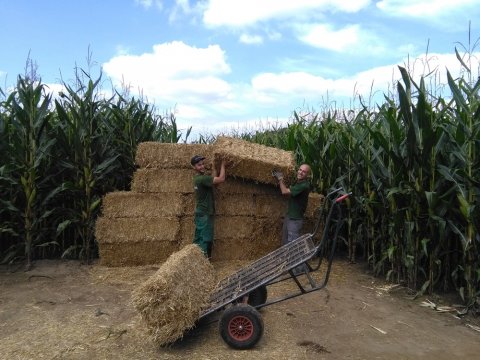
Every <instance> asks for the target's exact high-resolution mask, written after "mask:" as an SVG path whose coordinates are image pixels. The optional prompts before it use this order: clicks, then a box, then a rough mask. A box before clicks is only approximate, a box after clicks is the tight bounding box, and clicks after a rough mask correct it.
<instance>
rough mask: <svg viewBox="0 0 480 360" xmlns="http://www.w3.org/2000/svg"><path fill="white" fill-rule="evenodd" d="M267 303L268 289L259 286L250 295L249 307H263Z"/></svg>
mask: <svg viewBox="0 0 480 360" xmlns="http://www.w3.org/2000/svg"><path fill="white" fill-rule="evenodd" d="M266 301H267V287H266V286H265V285H262V286H259V287H258V288H256V289H255V290H252V291H251V292H250V293H249V294H248V305H251V306H253V307H256V306H259V305H263V304H265V302H266Z"/></svg>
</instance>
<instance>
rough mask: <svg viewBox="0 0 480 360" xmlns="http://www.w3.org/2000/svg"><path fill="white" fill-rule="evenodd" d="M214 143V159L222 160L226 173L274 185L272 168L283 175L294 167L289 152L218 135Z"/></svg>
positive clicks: (287, 175)
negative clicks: (226, 165)
mask: <svg viewBox="0 0 480 360" xmlns="http://www.w3.org/2000/svg"><path fill="white" fill-rule="evenodd" d="M213 145H214V149H215V150H214V157H215V161H216V162H217V161H220V160H221V159H224V160H225V161H226V162H227V163H228V164H229V166H228V173H227V175H229V176H236V177H240V178H244V179H251V180H254V181H257V182H260V183H264V184H275V185H276V183H277V181H276V179H275V178H274V177H273V176H272V170H273V169H274V168H275V169H277V170H280V171H282V172H283V173H284V174H285V177H286V178H288V177H289V176H290V175H291V174H292V173H293V171H294V169H295V159H294V156H293V152H292V151H285V150H280V149H276V148H273V147H269V146H265V145H260V144H254V143H251V142H248V141H245V140H241V139H235V138H230V137H223V136H220V137H218V138H217V139H216V141H215V143H214V144H213Z"/></svg>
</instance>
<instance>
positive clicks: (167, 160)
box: [135, 141, 213, 169]
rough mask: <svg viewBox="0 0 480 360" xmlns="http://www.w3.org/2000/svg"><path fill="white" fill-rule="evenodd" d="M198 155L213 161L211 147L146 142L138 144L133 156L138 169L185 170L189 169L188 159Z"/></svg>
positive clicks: (208, 161) (207, 163)
mask: <svg viewBox="0 0 480 360" xmlns="http://www.w3.org/2000/svg"><path fill="white" fill-rule="evenodd" d="M196 154H199V155H203V156H205V157H206V158H207V159H206V161H205V164H206V165H207V167H209V166H208V165H209V163H210V164H211V163H212V161H213V147H212V145H206V144H176V143H159V142H153V141H147V142H143V143H140V144H139V145H138V147H137V152H136V154H135V163H136V164H137V165H138V166H139V167H140V168H176V169H179V168H185V169H190V168H191V164H190V159H191V158H192V156H194V155H196Z"/></svg>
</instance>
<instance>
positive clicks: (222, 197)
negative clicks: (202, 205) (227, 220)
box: [215, 192, 255, 216]
mask: <svg viewBox="0 0 480 360" xmlns="http://www.w3.org/2000/svg"><path fill="white" fill-rule="evenodd" d="M254 206H255V202H254V197H253V195H252V194H224V193H222V192H217V193H216V194H215V212H216V214H217V215H223V216H253V215H254Z"/></svg>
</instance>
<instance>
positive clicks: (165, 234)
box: [95, 216, 180, 245]
mask: <svg viewBox="0 0 480 360" xmlns="http://www.w3.org/2000/svg"><path fill="white" fill-rule="evenodd" d="M179 231H180V220H179V219H178V218H177V217H159V218H139V219H129V218H114V219H111V218H105V217H102V216H101V217H99V218H98V219H97V221H96V225H95V237H96V239H97V242H98V243H99V245H100V244H102V243H133V242H148V241H171V242H178V234H179Z"/></svg>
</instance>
